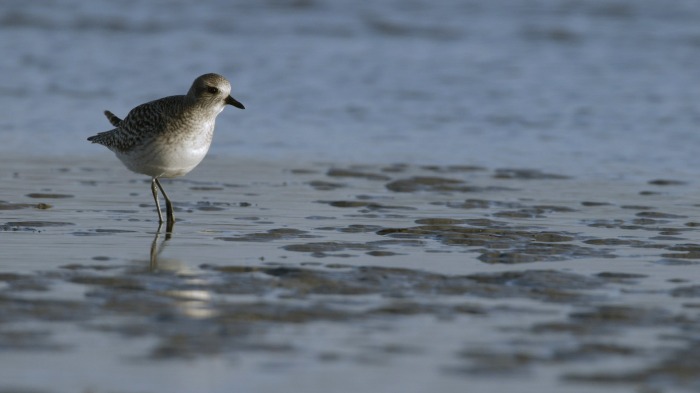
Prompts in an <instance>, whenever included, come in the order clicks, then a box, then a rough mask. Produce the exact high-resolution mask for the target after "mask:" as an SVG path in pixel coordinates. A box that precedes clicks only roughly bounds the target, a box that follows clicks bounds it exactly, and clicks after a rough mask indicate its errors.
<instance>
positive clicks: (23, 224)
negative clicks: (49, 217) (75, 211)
mask: <svg viewBox="0 0 700 393" xmlns="http://www.w3.org/2000/svg"><path fill="white" fill-rule="evenodd" d="M5 225H6V226H8V227H18V228H45V227H65V226H70V225H75V224H74V223H72V222H60V221H9V222H6V223H5Z"/></svg>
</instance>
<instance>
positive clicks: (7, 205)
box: [0, 201, 53, 210]
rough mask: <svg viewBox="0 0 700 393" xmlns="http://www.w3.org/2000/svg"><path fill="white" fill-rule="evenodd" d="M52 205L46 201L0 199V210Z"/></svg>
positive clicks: (41, 207)
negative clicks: (16, 201) (30, 201)
mask: <svg viewBox="0 0 700 393" xmlns="http://www.w3.org/2000/svg"><path fill="white" fill-rule="evenodd" d="M52 207H53V206H51V205H49V204H48V203H10V202H5V201H0V210H20V209H39V210H46V209H51V208H52Z"/></svg>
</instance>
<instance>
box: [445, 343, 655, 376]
mask: <svg viewBox="0 0 700 393" xmlns="http://www.w3.org/2000/svg"><path fill="white" fill-rule="evenodd" d="M640 353H643V350H641V349H639V348H634V347H630V346H624V345H617V344H611V343H607V342H589V343H576V344H574V345H571V346H569V347H560V348H556V349H555V350H553V351H548V352H547V353H543V352H542V351H538V350H536V349H534V348H523V349H517V350H514V351H507V350H500V351H499V350H493V349H486V348H480V349H471V348H470V349H465V350H463V351H461V352H460V353H459V355H458V356H459V357H460V358H461V359H463V360H464V361H465V362H466V363H467V364H468V365H466V366H463V367H454V368H450V369H448V370H447V371H449V372H452V373H461V374H467V375H474V376H484V375H489V376H494V375H508V374H521V373H523V372H527V371H530V370H529V368H530V367H533V366H536V365H544V364H550V365H551V364H557V365H560V364H562V363H566V362H577V361H592V360H595V359H599V358H609V357H610V356H618V357H619V356H622V357H631V356H634V355H638V354H640Z"/></svg>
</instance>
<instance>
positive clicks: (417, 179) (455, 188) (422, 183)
mask: <svg viewBox="0 0 700 393" xmlns="http://www.w3.org/2000/svg"><path fill="white" fill-rule="evenodd" d="M386 188H387V189H388V190H389V191H393V192H418V191H427V192H448V193H449V192H480V191H485V190H503V188H499V187H486V188H484V187H477V186H470V185H467V183H466V182H464V181H463V180H459V179H452V178H445V177H432V176H414V177H410V178H406V179H399V180H394V181H392V182H389V183H387V184H386Z"/></svg>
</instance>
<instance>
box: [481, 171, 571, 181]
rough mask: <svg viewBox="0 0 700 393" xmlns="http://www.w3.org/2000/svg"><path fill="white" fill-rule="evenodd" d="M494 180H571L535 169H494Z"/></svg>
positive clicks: (567, 177)
mask: <svg viewBox="0 0 700 393" xmlns="http://www.w3.org/2000/svg"><path fill="white" fill-rule="evenodd" d="M493 177H494V178H496V179H515V180H566V179H571V177H569V176H565V175H557V174H553V173H545V172H542V171H539V170H537V169H513V168H503V169H496V173H495V174H494V175H493Z"/></svg>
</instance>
